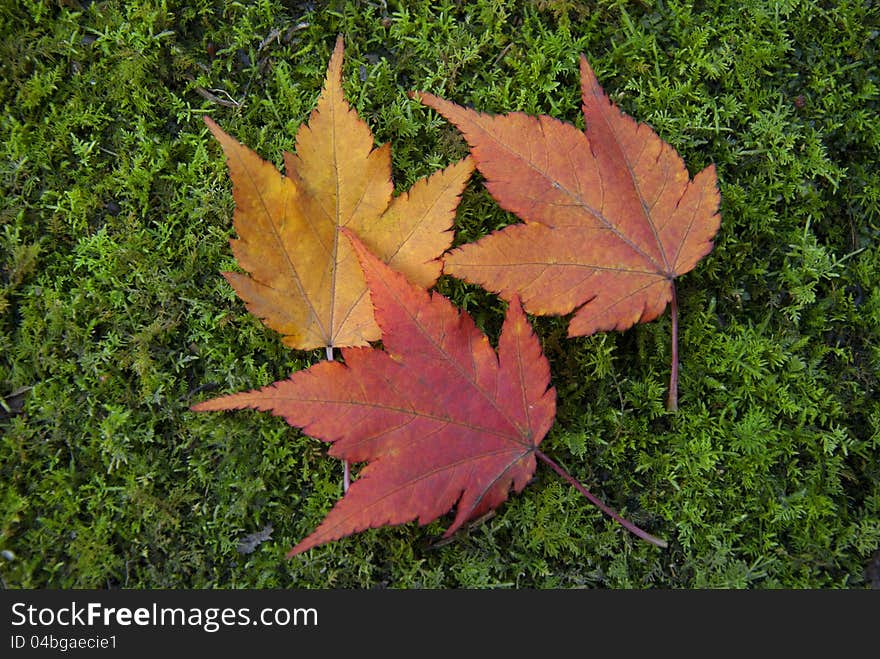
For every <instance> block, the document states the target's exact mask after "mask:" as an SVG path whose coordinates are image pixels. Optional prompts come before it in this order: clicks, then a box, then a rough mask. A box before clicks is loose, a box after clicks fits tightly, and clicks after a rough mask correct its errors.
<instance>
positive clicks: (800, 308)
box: [0, 0, 880, 588]
mask: <svg viewBox="0 0 880 659" xmlns="http://www.w3.org/2000/svg"><path fill="white" fill-rule="evenodd" d="M0 27H2V33H3V34H4V39H3V40H2V44H0V99H2V103H3V113H2V117H0V131H2V133H0V136H2V139H0V182H2V183H0V185H2V194H0V255H2V259H0V398H2V402H3V405H2V406H0V430H2V432H0V435H2V440H0V546H2V548H3V549H4V550H9V551H10V552H12V554H10V555H11V556H14V557H13V558H12V559H11V560H9V559H7V558H3V559H0V577H2V580H3V583H4V585H5V586H7V587H13V588H15V587H63V588H69V587H98V588H102V587H108V586H125V587H129V588H154V587H257V588H270V587H272V588H275V587H282V588H288V587H302V588H306V587H308V588H313V587H341V588H371V587H393V588H449V587H480V588H495V587H501V588H514V587H538V588H547V587H580V586H587V587H600V588H648V587H667V588H668V587H672V588H679V587H682V588H694V587H707V586H708V587H725V588H728V587H729V588H775V587H810V588H833V587H859V588H861V587H865V585H866V580H865V576H864V568H865V566H866V565H867V564H868V562H869V560H870V556H871V554H872V553H873V552H874V551H876V550H877V548H878V546H880V523H878V521H877V520H878V519H880V491H878V483H880V460H878V455H880V402H878V401H877V400H876V398H877V397H876V395H875V394H874V392H876V391H877V388H878V382H877V373H878V372H880V289H878V287H877V282H878V281H880V242H878V241H880V174H878V170H877V165H876V153H877V149H878V146H880V119H878V116H880V115H878V105H880V104H878V95H880V91H878V84H880V83H878V80H880V66H878V64H877V62H878V34H880V8H878V6H877V5H876V3H870V2H855V1H852V2H834V3H826V2H806V1H797V0H790V1H788V2H772V3H771V2H758V1H757V0H756V1H754V2H746V3H743V2H730V1H727V0H712V1H711V2H703V3H696V4H694V3H691V2H674V1H670V2H665V3H653V2H640V3H622V2H602V3H581V2H568V1H552V2H546V1H543V0H541V1H535V2H499V1H495V0H478V1H476V2H468V3H461V2H453V1H451V0H450V1H449V2H445V3H428V2H419V3H398V2H388V3H355V2H331V3H317V4H316V5H315V6H314V7H312V6H311V3H301V4H297V3H281V2H276V1H271V0H266V1H261V2H253V3H225V2H219V1H218V0H201V1H200V2H197V3H183V2H177V1H176V0H165V1H162V2H159V1H156V2H152V1H150V2H141V3H118V2H110V1H106V2H82V3H77V2H66V3H44V2H37V1H33V2H26V3H18V4H13V5H10V4H9V3H7V4H6V6H5V7H4V8H3V9H2V10H0ZM339 33H342V34H343V35H344V36H345V38H346V61H345V71H344V76H345V82H344V86H345V91H346V94H347V96H348V98H349V99H351V101H352V103H353V105H354V106H355V107H356V108H357V110H358V112H359V113H360V114H361V116H362V117H363V118H364V119H365V120H366V121H367V122H368V123H369V125H370V127H371V129H372V130H373V132H374V134H375V136H376V139H377V142H380V143H384V142H392V153H393V165H394V178H395V183H396V186H397V188H398V189H399V190H404V189H406V188H408V187H409V186H410V185H411V184H412V182H413V181H415V180H416V179H418V178H420V177H422V176H424V175H425V174H427V173H429V172H431V171H434V170H436V169H438V168H440V167H442V166H444V165H445V164H447V163H448V162H450V161H452V160H454V159H457V158H460V157H462V156H463V155H464V154H465V153H466V147H465V144H464V142H463V141H462V139H461V138H460V136H459V135H458V134H457V132H456V131H455V130H454V129H453V128H452V127H451V126H449V125H448V124H447V123H446V122H445V121H443V120H442V119H441V118H439V117H438V116H437V115H436V114H435V113H433V112H431V111H429V110H426V109H425V108H424V107H423V106H421V105H420V104H419V103H418V102H417V101H415V100H413V99H410V98H409V97H408V95H407V92H408V91H410V90H429V91H432V92H435V93H438V94H442V95H444V96H446V97H448V98H450V99H452V100H454V101H456V102H459V103H467V104H471V105H473V106H475V107H477V108H479V109H481V110H485V111H492V112H506V111H513V110H521V111H526V112H530V113H547V114H551V115H553V116H556V117H559V118H561V119H564V120H566V121H572V122H575V123H580V122H581V119H580V117H579V98H578V94H579V88H578V72H577V58H578V54H579V53H581V52H583V53H585V54H586V55H587V56H588V57H589V59H590V62H591V63H592V65H593V67H594V68H595V70H596V72H597V75H598V76H599V79H600V82H601V83H602V84H603V86H604V87H605V89H606V91H607V92H608V93H609V94H610V96H611V98H612V99H613V100H614V101H615V102H616V103H618V104H619V105H620V107H621V108H623V109H624V110H625V111H627V112H629V113H630V114H632V115H633V116H635V117H636V118H637V119H638V120H640V121H643V122H646V123H648V124H650V125H651V126H653V127H654V128H655V129H656V130H657V131H658V133H659V134H660V135H661V137H662V138H663V139H665V140H667V141H668V142H669V143H670V144H672V145H673V146H674V147H675V148H676V149H678V150H679V152H680V153H681V154H682V156H683V157H684V159H685V161H686V163H687V164H688V167H689V168H690V170H691V171H692V172H695V171H697V170H699V169H700V168H702V167H703V166H705V165H707V164H709V163H710V162H711V163H715V164H716V166H717V169H718V176H719V181H720V187H721V193H722V214H723V221H722V228H721V232H720V234H719V237H718V240H717V244H716V248H715V250H714V251H713V252H712V253H711V254H710V255H709V256H708V257H707V258H706V259H704V261H702V262H701V263H700V265H699V266H698V267H697V268H696V269H695V270H694V271H693V272H691V273H689V274H687V275H686V276H684V277H682V278H681V279H680V280H679V282H678V284H679V291H678V292H679V300H680V303H681V307H682V309H681V323H682V328H681V331H682V337H681V353H682V355H681V359H682V364H681V367H682V371H681V383H680V396H681V400H680V411H679V412H678V413H677V414H669V413H667V412H666V411H665V409H664V397H665V392H666V386H667V380H668V372H669V360H670V354H669V339H670V323H669V319H668V317H662V318H660V319H658V320H657V321H655V322H652V323H649V324H645V325H641V326H638V327H636V328H633V329H632V330H630V331H628V332H626V333H611V334H600V335H596V336H592V337H584V338H578V339H568V338H566V336H565V327H566V324H565V319H558V318H538V319H534V324H535V327H536V330H537V332H538V334H539V336H540V338H541V340H542V342H543V344H544V348H545V351H546V353H547V355H548V357H549V359H550V361H551V365H552V372H553V382H554V385H555V386H556V387H557V390H558V393H559V414H558V418H557V423H556V425H555V426H554V428H553V429H552V430H551V432H550V434H549V435H548V437H547V439H546V440H545V442H544V445H543V447H542V448H543V449H544V450H545V452H546V453H548V454H549V455H551V456H553V457H554V459H556V460H558V461H559V462H560V463H562V464H563V465H565V467H566V468H567V469H568V470H570V471H571V473H572V474H573V475H574V476H576V477H577V478H578V479H580V480H581V481H582V482H583V483H585V485H586V486H587V487H588V488H589V489H590V490H591V491H592V492H593V493H594V494H596V495H597V496H599V497H601V498H602V499H603V500H604V501H605V502H606V503H608V504H609V505H611V506H612V507H614V508H616V509H617V510H619V511H620V512H621V513H622V514H624V515H625V516H626V517H628V518H629V519H631V520H632V521H634V522H635V523H637V524H639V525H640V526H642V527H644V528H646V529H648V530H649V531H651V532H652V533H655V534H657V535H660V536H662V537H665V538H667V539H668V540H669V541H670V548H669V549H668V550H665V551H661V550H658V549H657V548H655V547H653V546H650V545H647V544H645V543H642V542H641V541H639V540H637V539H636V538H634V537H633V536H631V535H630V534H628V533H627V532H626V531H625V530H623V529H622V528H620V527H619V526H618V525H616V524H615V523H614V522H612V521H611V520H609V519H607V518H606V517H604V516H603V515H602V514H601V513H600V512H599V511H598V510H597V509H595V508H594V507H592V506H590V505H589V504H588V503H587V502H586V501H585V500H584V499H583V497H582V496H581V495H580V494H578V493H577V492H575V491H574V490H573V489H572V488H570V487H569V486H568V485H566V484H565V483H563V482H561V481H560V480H559V479H558V478H557V477H556V475H555V474H553V473H551V472H550V471H549V470H546V469H544V468H543V467H540V466H539V468H538V471H537V472H536V475H535V478H534V481H533V482H532V483H531V484H530V485H529V486H528V487H527V488H526V489H525V490H524V491H523V492H522V493H521V494H519V495H516V496H514V497H512V498H511V499H510V501H509V502H508V503H506V504H505V505H504V506H502V507H501V508H500V509H499V510H498V511H497V512H496V514H495V515H494V516H493V517H491V518H489V519H486V520H483V521H481V522H480V523H477V524H474V525H472V526H470V527H468V528H467V529H465V530H463V531H462V532H461V533H459V534H457V535H456V536H455V537H454V538H453V539H452V540H451V541H450V542H439V539H440V535H441V534H442V530H443V528H444V522H445V521H446V520H441V521H439V522H435V523H432V524H430V525H428V526H427V527H424V528H420V527H417V526H416V525H415V524H409V525H405V526H402V527H396V528H386V529H377V530H370V531H368V532H365V533H362V534H358V535H357V536H353V537H350V538H346V539H343V540H340V541H338V542H334V543H331V544H329V545H326V546H323V547H319V548H316V549H314V550H312V551H310V552H309V553H308V555H306V556H304V557H301V558H299V559H296V560H292V561H286V560H285V559H284V557H283V556H284V553H285V552H286V550H287V549H288V548H289V547H290V546H291V545H292V544H293V543H294V542H296V541H297V540H298V539H301V538H302V537H304V535H305V534H307V533H308V532H309V531H311V530H312V529H313V528H314V527H315V525H316V524H317V523H318V522H319V521H320V520H321V518H322V517H323V515H324V514H325V513H326V512H327V510H328V509H329V507H330V506H331V505H332V503H333V502H334V501H335V500H336V498H337V497H338V496H339V495H340V494H341V465H340V464H339V463H338V461H336V460H333V459H330V458H328V457H327V456H326V452H325V448H324V447H323V446H322V445H321V444H320V442H318V441H317V440H314V439H311V438H308V437H305V436H303V435H302V434H300V433H299V432H297V431H295V430H293V429H291V428H289V427H287V426H286V425H285V424H284V423H283V422H282V421H280V420H279V419H276V418H272V417H269V416H268V415H260V414H257V413H246V412H242V413H237V414H194V413H191V412H190V411H189V410H188V408H189V405H190V404H191V403H193V402H195V401H197V400H202V399H203V398H205V397H207V396H210V395H213V394H216V393H220V392H228V391H238V390H242V389H247V388H252V387H255V386H259V385H263V384H266V383H268V382H271V381H273V380H275V379H279V378H281V377H284V376H286V375H287V374H288V373H289V372H291V371H293V370H296V369H301V368H304V367H306V366H307V365H308V364H310V363H313V362H314V361H315V360H318V359H320V358H321V355H320V354H308V353H298V352H292V351H289V350H286V349H284V348H283V347H282V346H281V345H280V342H279V341H278V337H277V336H276V335H274V334H273V333H272V332H269V331H267V330H266V329H265V328H264V327H263V326H262V325H261V324H260V323H259V322H258V321H256V320H255V319H254V318H253V317H251V316H250V315H249V314H248V313H247V312H246V310H245V309H244V306H243V305H242V304H241V303H240V302H239V301H238V300H237V298H236V297H235V296H234V294H233V293H232V291H231V290H230V289H229V287H228V285H227V284H226V282H225V281H224V280H223V279H222V277H221V276H220V275H219V272H220V271H221V270H225V269H230V268H233V267H234V261H233V258H232V255H231V254H230V252H229V249H228V239H229V237H230V236H231V235H232V230H231V214H232V207H233V206H232V199H231V195H230V185H229V181H228V175H227V172H226V169H225V165H224V163H223V158H222V156H221V153H220V151H219V149H218V147H217V145H216V144H215V143H214V142H213V141H212V140H211V139H210V138H209V135H208V133H207V131H206V130H205V128H204V125H203V123H202V121H201V117H202V115H205V114H210V115H211V116H213V117H214V118H216V119H217V120H218V121H219V122H220V123H221V124H222V125H223V126H224V128H225V129H227V130H228V131H229V132H231V133H232V134H234V135H236V137H238V138H239V139H241V140H242V141H244V142H246V143H247V144H249V145H251V146H252V147H253V148H255V149H256V150H257V151H258V152H260V153H261V154H262V155H263V156H265V157H267V158H269V159H271V160H273V161H274V162H275V163H276V164H280V162H281V154H282V151H283V150H284V149H292V148H293V146H294V140H295V136H296V131H297V129H298V127H299V125H300V124H301V123H302V122H303V121H304V120H305V119H306V118H307V117H308V114H309V113H310V112H311V110H312V108H313V105H314V101H315V98H316V97H317V94H318V93H319V90H320V88H321V84H322V82H323V77H324V71H325V67H326V64H327V60H328V57H329V54H330V50H331V49H332V47H333V43H334V41H335V38H336V35H337V34H339ZM515 221H516V218H514V217H513V216H511V215H509V214H507V213H505V212H503V211H501V210H500V209H499V208H498V207H497V205H496V204H495V203H494V202H493V201H492V199H491V198H490V197H489V196H488V194H487V193H486V192H485V190H484V189H483V187H482V185H481V183H480V179H479V177H475V179H474V182H473V184H472V185H471V186H470V188H469V189H468V191H467V192H466V193H465V195H464V199H463V201H462V204H461V207H460V209H459V214H458V219H457V236H456V241H457V242H458V243H461V242H466V241H471V240H475V239H477V238H479V237H480V236H482V235H485V234H486V233H488V232H490V231H492V230H494V229H497V228H499V227H502V226H505V225H507V224H510V223H511V222H515ZM439 288H440V290H441V291H442V292H443V293H444V294H446V295H449V296H450V297H451V298H452V299H453V301H454V302H455V304H456V305H458V306H459V307H461V308H464V309H467V310H468V311H469V312H470V313H471V314H473V315H474V316H475V318H476V319H477V322H478V324H479V325H480V326H481V327H482V328H484V329H485V330H486V331H487V332H489V334H490V335H491V336H493V337H494V336H497V332H498V328H499V326H500V322H501V317H502V311H503V308H504V305H503V304H502V303H501V302H499V301H498V299H497V298H496V297H495V296H492V295H490V294H488V293H486V292H485V291H482V290H481V289H479V288H477V287H474V286H469V285H465V284H463V283H462V282H459V281H457V280H454V279H451V278H444V279H443V280H442V281H441V282H440V285H439ZM269 525H271V527H272V533H271V538H269V539H266V540H265V541H263V542H262V543H260V544H259V545H258V546H256V547H255V548H254V550H253V551H252V552H251V553H240V552H239V550H238V544H239V541H240V540H241V539H242V538H244V537H245V536H247V535H248V534H251V533H254V532H257V531H261V530H263V529H265V528H267V526H269Z"/></svg>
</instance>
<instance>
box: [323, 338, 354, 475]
mask: <svg viewBox="0 0 880 659" xmlns="http://www.w3.org/2000/svg"><path fill="white" fill-rule="evenodd" d="M324 350H325V351H326V352H325V354H326V355H327V361H328V362H332V361H333V346H325V347H324ZM350 485H351V466H350V465H349V464H348V460H343V461H342V491H343V492H348V487H349V486H350Z"/></svg>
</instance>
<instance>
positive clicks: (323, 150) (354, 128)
mask: <svg viewBox="0 0 880 659" xmlns="http://www.w3.org/2000/svg"><path fill="white" fill-rule="evenodd" d="M342 55H343V42H342V38H341V37H340V38H339V39H338V40H337V42H336V48H335V49H334V51H333V56H332V57H331V59H330V63H329V65H328V68H327V77H326V81H325V84H324V89H323V91H322V93H321V96H320V98H319V99H318V102H317V106H316V107H315V110H314V111H313V112H312V114H311V116H310V118H309V121H308V123H307V124H306V125H304V126H302V127H300V129H299V131H298V132H297V136H296V154H295V155H294V154H291V153H285V154H284V165H285V175H284V176H282V175H281V174H280V173H279V172H278V170H277V169H275V167H274V166H273V165H272V164H270V163H268V162H267V161H265V160H263V159H262V158H260V157H259V156H258V155H257V154H256V153H254V152H253V151H252V150H251V149H249V148H247V147H246V146H244V145H242V144H241V143H239V142H238V141H237V140H235V139H233V138H232V137H230V136H229V135H227V134H226V133H225V132H224V131H223V130H221V129H220V127H219V126H218V125H217V124H216V123H214V122H213V121H212V120H211V119H209V118H207V117H206V118H205V121H206V123H207V124H208V127H209V128H210V129H211V132H212V133H213V134H214V136H215V137H216V138H217V139H218V141H219V142H220V144H221V145H222V146H223V150H224V151H225V153H226V157H227V163H228V165H229V171H230V176H231V178H232V182H233V195H234V198H235V216H234V224H235V229H236V231H237V233H238V238H237V239H234V240H232V241H231V244H232V250H233V253H234V255H235V258H236V260H237V262H238V265H239V266H240V267H241V268H242V269H244V270H245V271H246V272H247V273H249V274H241V273H236V272H228V273H224V275H225V276H226V278H227V280H228V281H229V283H230V284H231V285H232V286H233V288H235V291H236V292H237V293H238V295H239V297H241V298H242V299H243V300H244V301H245V304H246V306H247V308H248V310H249V311H250V312H251V313H252V314H254V315H255V316H257V317H258V318H260V319H261V320H262V321H263V322H264V323H265V324H266V325H267V326H268V327H270V328H272V329H274V330H276V331H278V332H280V333H281V334H282V336H283V339H282V340H283V342H284V344H285V345H287V346H289V347H292V348H297V349H302V350H308V349H313V348H320V347H328V348H332V347H334V346H351V345H366V344H367V343H368V342H369V341H375V340H377V339H378V338H379V327H378V325H376V322H375V320H374V318H373V310H372V307H371V305H370V301H369V296H368V295H367V289H366V284H365V282H364V277H363V273H362V272H361V269H360V266H359V264H358V262H357V259H356V258H355V256H354V253H353V252H352V251H351V247H350V246H349V243H348V241H347V240H345V239H343V238H341V236H340V234H339V232H340V229H342V228H343V227H347V228H349V229H351V230H353V231H354V232H355V233H357V235H358V236H359V237H360V239H361V240H363V241H364V243H365V244H366V245H368V246H369V248H370V249H371V250H372V251H373V252H374V253H375V254H376V255H377V256H379V258H381V259H382V260H383V261H385V262H386V263H388V264H390V265H391V266H392V267H393V268H395V269H396V270H399V271H400V272H403V273H404V274H405V275H406V276H407V277H409V278H410V279H411V280H412V281H413V282H415V283H417V284H419V285H421V286H424V287H430V286H432V285H433V284H434V282H435V281H436V280H437V277H438V276H439V274H440V270H441V262H440V260H439V257H440V255H441V254H442V253H443V252H444V251H445V250H446V249H448V247H449V246H450V245H451V243H452V231H451V227H452V222H453V220H454V218H455V209H456V207H457V206H458V202H459V196H460V194H461V191H462V189H463V188H464V186H465V184H466V182H467V179H468V177H469V176H470V174H471V172H472V169H473V164H472V162H471V160H470V159H465V160H462V161H461V162H458V163H455V164H453V165H450V166H449V167H447V168H446V169H444V170H442V171H440V172H437V173H435V174H433V175H432V176H430V177H428V178H427V179H423V180H421V181H418V182H417V183H416V184H415V185H414V186H413V187H412V188H411V189H410V190H409V191H408V192H405V193H403V194H401V195H398V196H396V197H393V196H392V193H393V190H394V187H393V184H392V181H391V151H390V148H389V147H388V145H384V146H382V147H379V148H374V143H373V135H372V133H371V132H370V129H369V127H368V126H367V124H366V123H364V122H363V121H362V120H361V119H360V118H359V117H358V115H357V113H356V112H355V111H354V110H353V109H352V108H351V107H350V106H349V104H348V103H347V102H346V100H345V98H344V96H343V90H342Z"/></svg>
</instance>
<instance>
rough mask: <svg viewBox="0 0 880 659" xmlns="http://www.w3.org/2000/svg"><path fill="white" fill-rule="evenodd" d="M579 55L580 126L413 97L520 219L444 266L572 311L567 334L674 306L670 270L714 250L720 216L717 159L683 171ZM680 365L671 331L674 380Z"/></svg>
mask: <svg viewBox="0 0 880 659" xmlns="http://www.w3.org/2000/svg"><path fill="white" fill-rule="evenodd" d="M580 62H581V95H582V100H583V113H584V119H585V122H586V127H585V129H584V130H583V131H581V130H579V129H578V128H576V127H575V126H573V125H571V124H568V123H564V122H561V121H558V120H557V119H554V118H552V117H549V116H539V117H534V116H529V115H526V114H523V113H511V114H508V115H501V116H493V115H487V114H482V113H479V112H476V111H473V110H469V109H466V108H463V107H461V106H458V105H456V104H454V103H451V102H449V101H446V100H443V99H440V98H438V97H436V96H433V95H431V94H427V93H421V94H420V98H421V101H422V103H424V104H425V105H427V106H428V107H431V108H433V109H435V110H436V111H437V112H439V113H440V114H441V115H443V116H444V117H446V119H448V120H449V121H450V122H452V123H453V124H455V125H456V126H457V127H458V129H459V130H460V131H461V132H462V134H463V135H464V137H465V139H466V140H467V142H468V143H469V144H470V147H471V153H472V156H473V157H474V159H475V160H476V163H477V168H478V169H479V170H480V172H481V173H482V174H483V175H484V176H485V178H486V187H487V189H488V190H489V192H490V193H491V194H492V196H493V197H494V198H495V200H496V201H497V202H498V204H499V205H500V206H502V207H503V208H505V209H506V210H509V211H511V212H513V213H515V214H516V215H518V216H519V217H520V218H522V220H523V221H524V224H515V225H511V226H509V227H506V228H504V229H502V230H501V231H497V232H495V233H493V234H490V235H489V236H486V237H484V238H483V239H481V240H479V241H477V242H476V243H472V244H467V245H464V246H462V247H459V248H458V249H455V250H453V251H452V252H451V253H449V254H448V255H447V256H446V258H445V266H444V272H446V273H448V274H451V275H453V276H456V277H460V278H462V279H465V280H467V281H470V282H473V283H477V284H480V285H482V286H484V287H485V288H487V289H489V290H491V291H493V292H496V293H499V294H500V295H502V296H503V297H506V298H508V299H510V298H512V297H513V296H518V297H519V298H520V299H521V300H522V302H523V305H524V307H525V309H526V311H528V312H530V313H534V314H538V315H561V314H567V313H569V312H572V311H574V312H575V313H574V315H573V316H572V318H571V320H570V322H569V328H568V333H569V336H583V335H588V334H592V333H593V332H596V331H599V330H614V329H616V330H623V329H626V328H628V327H630V326H631V325H633V324H634V323H638V322H645V321H649V320H653V319H654V318H656V317H657V316H659V315H660V314H661V313H662V312H663V310H664V309H665V307H666V304H667V303H668V302H669V301H670V300H672V301H673V304H674V287H673V279H674V278H675V277H677V276H679V275H681V274H683V273H685V272H688V271H689V270H691V269H693V268H694V267H695V266H696V264H697V262H698V261H699V260H700V259H701V258H702V257H704V256H705V255H706V254H708V253H709V252H710V251H711V250H712V239H713V237H714V236H715V234H716V232H717V231H718V228H719V223H720V217H719V214H718V206H719V201H720V200H719V194H718V187H717V182H716V177H715V168H714V166H712V165H710V166H709V167H706V168H705V169H704V170H703V171H701V172H700V173H699V174H697V175H696V176H695V177H694V178H693V179H691V178H690V177H689V175H688V171H687V169H686V168H685V164H684V161H683V160H682V159H681V157H680V156H679V155H678V154H677V153H676V152H675V150H674V149H673V148H672V147H671V146H669V145H668V144H666V143H665V142H663V141H662V140H661V139H660V138H659V137H658V136H657V134H656V133H655V132H654V131H653V130H651V128H649V127H648V126H646V125H645V124H639V123H637V122H636V121H635V120H633V119H632V118H631V117H629V116H627V115H626V114H624V113H622V112H621V111H620V110H619V109H618V108H617V107H616V106H615V105H614V104H612V103H611V102H610V100H609V99H608V98H607V96H606V95H605V94H604V92H603V91H602V89H601V87H600V86H599V83H598V81H597V80H596V76H595V75H594V73H593V71H592V69H591V68H590V65H589V64H588V63H587V60H586V58H585V57H583V56H581V60H580ZM676 331H677V316H676V310H675V308H673V333H674V334H675V333H676ZM676 369H677V342H676V338H675V337H673V378H675V374H676V373H677V371H676ZM673 384H674V382H673ZM674 391H675V387H674V386H670V408H672V409H674V407H675V401H674V400H673V399H674Z"/></svg>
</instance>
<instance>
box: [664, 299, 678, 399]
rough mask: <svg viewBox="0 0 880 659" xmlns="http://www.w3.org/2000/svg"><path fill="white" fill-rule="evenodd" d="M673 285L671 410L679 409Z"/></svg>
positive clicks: (676, 305)
mask: <svg viewBox="0 0 880 659" xmlns="http://www.w3.org/2000/svg"><path fill="white" fill-rule="evenodd" d="M670 285H671V286H672V302H671V303H670V308H669V312H670V313H671V314H672V369H671V372H670V374H669V398H668V399H667V400H666V409H667V410H669V411H670V412H675V411H676V410H678V296H677V295H676V294H675V283H674V282H670Z"/></svg>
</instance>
